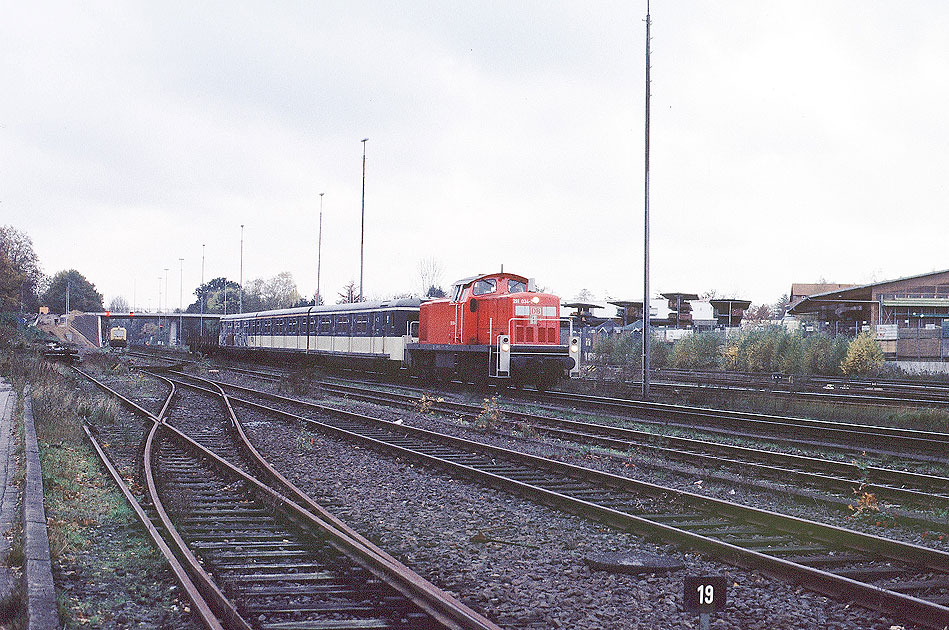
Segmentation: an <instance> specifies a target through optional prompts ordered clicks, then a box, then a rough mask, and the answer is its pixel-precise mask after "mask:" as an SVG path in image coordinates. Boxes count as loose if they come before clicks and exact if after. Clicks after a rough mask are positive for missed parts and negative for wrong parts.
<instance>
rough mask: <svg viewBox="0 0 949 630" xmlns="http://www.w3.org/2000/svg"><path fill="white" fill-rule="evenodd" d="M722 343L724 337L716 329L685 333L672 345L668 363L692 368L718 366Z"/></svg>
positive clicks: (673, 365) (720, 361) (720, 360)
mask: <svg viewBox="0 0 949 630" xmlns="http://www.w3.org/2000/svg"><path fill="white" fill-rule="evenodd" d="M724 345H725V337H724V336H723V335H722V333H720V332H718V331H709V332H702V333H693V334H691V335H686V336H685V337H682V338H681V339H679V340H678V341H676V342H675V344H674V345H673V346H672V353H671V356H670V357H669V364H670V365H671V366H672V367H677V368H693V369H708V368H717V367H720V366H721V364H722V347H723V346H724ZM650 351H652V348H650Z"/></svg>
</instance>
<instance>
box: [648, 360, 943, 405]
mask: <svg viewBox="0 0 949 630" xmlns="http://www.w3.org/2000/svg"><path fill="white" fill-rule="evenodd" d="M655 375H656V377H658V378H664V377H666V378H669V379H683V380H684V381H686V382H688V383H696V384H699V385H704V384H708V385H715V386H718V385H722V384H724V385H732V384H736V385H739V386H742V387H747V388H759V389H763V390H768V391H776V392H784V393H797V392H801V391H812V392H816V393H825V394H835V393H839V394H840V395H841V396H847V395H848V393H854V394H859V395H863V396H867V397H871V398H872V397H882V398H887V399H890V400H892V401H894V402H899V401H905V402H907V403H923V404H928V403H932V402H935V403H946V402H949V382H947V381H933V380H929V381H927V380H919V381H913V380H904V381H899V380H894V379H861V378H856V379H855V378H842V377H834V376H820V375H813V374H811V375H803V374H800V375H799V374H793V375H792V374H780V375H777V374H757V373H749V372H722V371H709V370H683V369H676V368H664V369H662V370H657V371H656V372H655ZM792 379H793V380H792ZM633 384H635V381H634V382H633ZM678 384H680V382H676V381H674V380H672V381H667V382H666V383H664V385H668V386H675V385H678ZM828 386H830V387H832V388H834V387H841V388H844V389H846V390H850V391H849V392H844V393H840V392H831V391H827V390H826V389H825V388H827V387H828ZM903 393H909V394H910V395H912V396H916V398H899V397H898V396H899V395H900V394H903Z"/></svg>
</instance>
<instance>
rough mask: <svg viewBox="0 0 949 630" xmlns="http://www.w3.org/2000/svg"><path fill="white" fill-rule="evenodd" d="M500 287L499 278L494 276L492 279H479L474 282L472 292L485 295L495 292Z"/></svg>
mask: <svg viewBox="0 0 949 630" xmlns="http://www.w3.org/2000/svg"><path fill="white" fill-rule="evenodd" d="M497 288H498V283H497V280H495V279H494V278H492V279H490V280H478V281H477V282H475V284H474V288H473V289H472V290H471V292H472V293H473V294H474V295H484V294H485V293H494V292H495V291H496V290H497Z"/></svg>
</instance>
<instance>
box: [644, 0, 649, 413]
mask: <svg viewBox="0 0 949 630" xmlns="http://www.w3.org/2000/svg"><path fill="white" fill-rule="evenodd" d="M649 25H650V17H649V0H646V170H645V182H644V184H645V201H644V209H643V226H644V231H643V400H649V340H650V330H649Z"/></svg>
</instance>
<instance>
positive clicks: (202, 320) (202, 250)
mask: <svg viewBox="0 0 949 630" xmlns="http://www.w3.org/2000/svg"><path fill="white" fill-rule="evenodd" d="M204 245H205V244H204V243H201V316H200V319H199V321H200V324H199V328H200V330H199V332H198V335H199V336H201V337H203V336H204V296H205V289H204Z"/></svg>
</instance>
